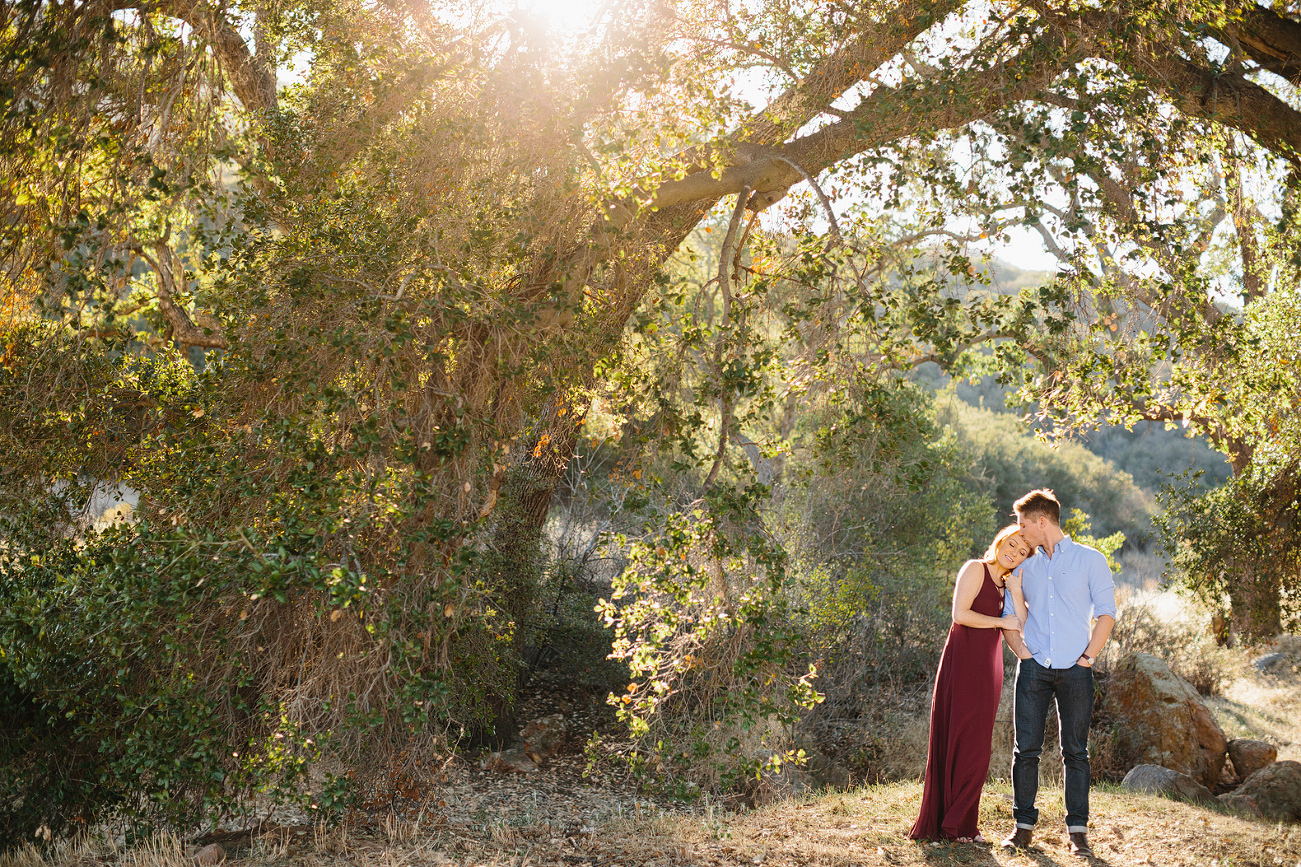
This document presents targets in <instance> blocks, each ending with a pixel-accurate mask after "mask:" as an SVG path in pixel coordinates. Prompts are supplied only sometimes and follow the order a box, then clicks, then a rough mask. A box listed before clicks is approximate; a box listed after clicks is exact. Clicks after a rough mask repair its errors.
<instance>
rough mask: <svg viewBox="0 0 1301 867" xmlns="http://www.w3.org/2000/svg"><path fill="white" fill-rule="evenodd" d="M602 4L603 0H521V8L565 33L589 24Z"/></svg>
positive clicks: (569, 33)
mask: <svg viewBox="0 0 1301 867" xmlns="http://www.w3.org/2000/svg"><path fill="white" fill-rule="evenodd" d="M602 5H604V4H603V0H520V8H521V9H523V10H525V11H527V12H529V13H530V14H532V15H534V16H537V17H538V18H540V19H542V20H543V21H545V22H546V24H547V26H548V27H549V28H551V29H552V30H555V31H558V32H560V33H563V34H565V35H572V34H574V33H577V32H578V31H580V30H582V29H583V28H585V27H587V26H589V25H590V24H591V23H592V20H593V18H594V17H595V16H596V15H597V14H598V12H599V11H600V9H601V7H602Z"/></svg>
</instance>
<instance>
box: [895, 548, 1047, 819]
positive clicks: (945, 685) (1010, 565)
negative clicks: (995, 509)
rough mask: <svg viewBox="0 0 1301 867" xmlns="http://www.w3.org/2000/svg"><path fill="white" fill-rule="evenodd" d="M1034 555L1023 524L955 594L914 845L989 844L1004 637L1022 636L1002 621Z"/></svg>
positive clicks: (969, 572)
mask: <svg viewBox="0 0 1301 867" xmlns="http://www.w3.org/2000/svg"><path fill="white" fill-rule="evenodd" d="M1029 555H1030V546H1029V545H1028V544H1026V541H1025V539H1024V538H1022V536H1021V533H1020V530H1019V528H1018V527H1017V525H1016V524H1011V525H1009V526H1007V527H1004V528H1003V529H1002V530H999V531H998V534H997V535H995V536H994V541H993V543H992V544H991V545H990V546H989V550H988V551H986V552H985V556H984V557H983V558H981V559H980V560H968V561H967V562H966V563H965V564H964V565H963V567H962V569H961V570H960V571H959V572H958V581H957V585H956V586H955V587H954V589H953V625H952V626H950V627H949V638H948V641H946V642H945V644H944V653H943V654H942V655H941V656H940V668H939V672H938V673H937V674H936V676H935V692H934V694H933V695H932V697H931V735H930V749H929V752H928V753H927V757H926V783H925V788H924V790H923V793H922V808H921V814H920V815H919V816H918V817H917V821H916V823H915V824H914V825H913V828H912V831H911V832H910V833H909V835H908V836H910V837H911V838H912V839H914V840H956V841H958V842H963V843H971V842H976V843H985V842H988V841H987V840H986V839H985V838H984V837H983V836H981V834H980V829H979V828H978V827H977V824H976V822H977V818H978V815H979V810H980V792H981V789H982V788H983V787H984V785H985V777H986V776H988V774H989V757H990V751H991V749H992V741H993V735H994V716H995V714H996V713H997V712H998V698H999V695H1000V694H1001V693H1002V691H1003V652H1002V635H1003V633H1002V630H1004V629H1009V630H1012V631H1014V632H1019V631H1020V630H1021V624H1022V621H1021V620H1020V619H1019V618H1018V617H1017V616H1016V615H1015V614H1009V615H1008V616H1006V617H1004V616H1002V615H1003V592H1004V588H1005V586H1006V581H1005V579H1006V578H1007V576H1008V574H1009V573H1010V572H1011V571H1012V570H1013V569H1015V568H1016V567H1017V566H1020V565H1021V561H1023V560H1025V558H1026V557H1028V556H1029Z"/></svg>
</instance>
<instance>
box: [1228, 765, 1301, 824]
mask: <svg viewBox="0 0 1301 867" xmlns="http://www.w3.org/2000/svg"><path fill="white" fill-rule="evenodd" d="M1220 800H1221V801H1223V802H1224V804H1225V805H1226V806H1229V807H1232V808H1233V809H1236V810H1240V811H1242V812H1244V813H1249V814H1251V815H1255V816H1262V817H1264V818H1266V819H1271V820H1273V821H1276V822H1301V764H1299V763H1297V762H1292V761H1282V762H1274V764H1272V765H1270V766H1268V767H1265V768H1261V769H1260V770H1259V771H1256V773H1254V774H1252V775H1251V776H1250V777H1247V779H1246V780H1244V781H1243V783H1242V785H1241V786H1239V787H1238V788H1237V789H1235V790H1234V791H1232V792H1228V793H1227V794H1223V795H1220Z"/></svg>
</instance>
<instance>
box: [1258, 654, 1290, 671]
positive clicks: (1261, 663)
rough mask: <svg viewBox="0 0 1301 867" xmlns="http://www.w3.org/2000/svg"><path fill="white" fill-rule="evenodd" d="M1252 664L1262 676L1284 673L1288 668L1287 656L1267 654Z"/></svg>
mask: <svg viewBox="0 0 1301 867" xmlns="http://www.w3.org/2000/svg"><path fill="white" fill-rule="evenodd" d="M1251 664H1252V665H1254V666H1255V667H1256V671H1259V672H1260V673H1261V674H1267V673H1269V672H1279V671H1283V670H1284V669H1285V668H1287V654H1286V653H1267V654H1265V655H1264V656H1258V657H1256V658H1255V659H1253V660H1252V661H1251Z"/></svg>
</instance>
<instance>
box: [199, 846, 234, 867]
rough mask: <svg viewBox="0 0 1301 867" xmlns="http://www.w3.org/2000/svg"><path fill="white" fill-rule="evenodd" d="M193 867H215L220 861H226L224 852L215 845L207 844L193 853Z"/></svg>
mask: <svg viewBox="0 0 1301 867" xmlns="http://www.w3.org/2000/svg"><path fill="white" fill-rule="evenodd" d="M191 860H192V861H194V864H195V867H216V865H218V864H220V863H221V862H222V861H225V860H226V850H225V849H223V848H221V846H220V845H218V844H216V843H209V844H208V845H207V846H204V847H203V848H202V849H200V850H199V851H198V852H196V853H194V858H192V859H191Z"/></svg>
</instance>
